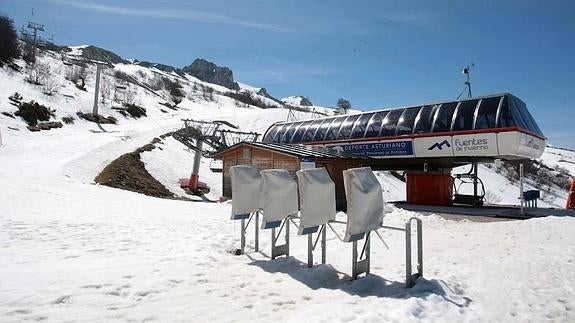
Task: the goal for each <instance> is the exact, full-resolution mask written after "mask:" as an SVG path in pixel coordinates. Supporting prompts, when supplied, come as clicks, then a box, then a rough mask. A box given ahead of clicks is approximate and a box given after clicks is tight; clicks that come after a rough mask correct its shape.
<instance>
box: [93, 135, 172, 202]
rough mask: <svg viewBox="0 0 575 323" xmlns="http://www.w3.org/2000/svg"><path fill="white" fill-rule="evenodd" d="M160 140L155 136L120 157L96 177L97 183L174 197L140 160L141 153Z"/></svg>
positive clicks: (164, 196)
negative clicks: (148, 141)
mask: <svg viewBox="0 0 575 323" xmlns="http://www.w3.org/2000/svg"><path fill="white" fill-rule="evenodd" d="M159 141H160V139H158V138H154V140H153V141H152V143H150V144H147V145H145V146H143V147H141V148H138V149H136V150H135V151H133V152H131V153H127V154H124V155H122V156H120V157H118V158H117V159H116V160H114V161H113V162H111V163H110V164H109V165H108V166H106V168H104V170H102V172H101V173H100V174H99V175H98V176H97V177H96V178H95V181H96V183H99V184H102V185H106V186H110V187H114V188H119V189H123V190H128V191H132V192H136V193H142V194H145V195H148V196H154V197H161V198H174V197H175V196H174V194H173V193H172V192H170V191H169V190H168V189H167V188H166V187H165V186H164V185H162V183H160V182H158V181H157V180H156V179H155V178H153V177H152V175H150V174H149V173H148V171H147V170H146V168H145V166H144V163H143V162H142V161H141V160H140V153H142V152H143V151H150V150H152V149H154V148H155V146H154V143H156V142H159Z"/></svg>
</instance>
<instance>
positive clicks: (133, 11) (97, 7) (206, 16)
mask: <svg viewBox="0 0 575 323" xmlns="http://www.w3.org/2000/svg"><path fill="white" fill-rule="evenodd" d="M52 2H55V3H59V4H63V5H67V6H71V7H76V8H80V9H85V10H91V11H98V12H103V13H110V14H116V15H125V16H136V17H149V18H167V19H180V20H189V21H196V22H202V23H211V24H228V25H239V26H244V27H251V28H258V29H265V30H269V31H275V32H287V31H289V30H287V29H285V28H282V27H278V26H274V25H268V24H262V23H258V22H253V21H249V20H244V19H240V18H235V17H230V16H226V15H221V14H215V13H209V12H203V11H197V10H189V9H166V8H146V9H144V8H128V7H117V6H108V5H101V4H95V3H88V2H74V1H68V0H52Z"/></svg>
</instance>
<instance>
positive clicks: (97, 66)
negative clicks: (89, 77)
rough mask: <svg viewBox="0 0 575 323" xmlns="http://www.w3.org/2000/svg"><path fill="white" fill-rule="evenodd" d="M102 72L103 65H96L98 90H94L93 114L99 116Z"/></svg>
mask: <svg viewBox="0 0 575 323" xmlns="http://www.w3.org/2000/svg"><path fill="white" fill-rule="evenodd" d="M101 71H102V64H99V63H96V88H95V89H94V108H93V109H92V114H93V115H94V116H97V115H98V94H99V93H100V72H101Z"/></svg>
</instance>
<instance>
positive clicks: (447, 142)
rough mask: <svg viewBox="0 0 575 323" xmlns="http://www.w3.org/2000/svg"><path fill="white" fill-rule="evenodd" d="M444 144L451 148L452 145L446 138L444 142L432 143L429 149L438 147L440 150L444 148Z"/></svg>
mask: <svg viewBox="0 0 575 323" xmlns="http://www.w3.org/2000/svg"><path fill="white" fill-rule="evenodd" d="M443 146H447V148H450V147H451V145H450V144H449V141H447V140H444V141H442V142H436V143H434V144H433V145H431V147H429V148H427V150H434V149H436V148H437V149H439V150H442V149H443Z"/></svg>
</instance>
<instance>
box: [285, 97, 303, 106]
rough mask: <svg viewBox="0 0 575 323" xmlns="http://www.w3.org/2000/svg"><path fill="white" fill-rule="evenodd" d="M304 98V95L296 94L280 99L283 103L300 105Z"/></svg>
mask: <svg viewBox="0 0 575 323" xmlns="http://www.w3.org/2000/svg"><path fill="white" fill-rule="evenodd" d="M302 99H303V97H301V96H299V95H296V96H288V97H287V98H282V99H280V101H282V102H283V103H286V104H290V105H295V106H300V105H301V100H302Z"/></svg>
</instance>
